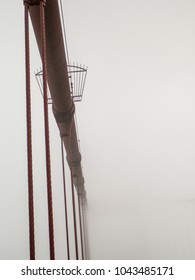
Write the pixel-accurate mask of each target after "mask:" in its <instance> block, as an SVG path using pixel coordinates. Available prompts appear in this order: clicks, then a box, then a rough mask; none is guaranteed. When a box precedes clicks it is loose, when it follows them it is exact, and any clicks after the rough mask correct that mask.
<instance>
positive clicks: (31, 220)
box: [24, 2, 35, 260]
mask: <svg viewBox="0 0 195 280" xmlns="http://www.w3.org/2000/svg"><path fill="white" fill-rule="evenodd" d="M24 13H25V16H24V17H25V60H26V124H27V158H28V209H29V243H30V259H31V260H35V238H34V201H33V164H32V131H31V97H30V47H29V17H28V3H27V2H24Z"/></svg>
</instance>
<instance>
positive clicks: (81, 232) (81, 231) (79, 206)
mask: <svg viewBox="0 0 195 280" xmlns="http://www.w3.org/2000/svg"><path fill="white" fill-rule="evenodd" d="M78 209H79V226H80V239H81V255H82V260H84V247H83V226H82V219H81V201H80V194H79V190H78Z"/></svg>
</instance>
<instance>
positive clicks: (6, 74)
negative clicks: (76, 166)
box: [0, 0, 195, 259]
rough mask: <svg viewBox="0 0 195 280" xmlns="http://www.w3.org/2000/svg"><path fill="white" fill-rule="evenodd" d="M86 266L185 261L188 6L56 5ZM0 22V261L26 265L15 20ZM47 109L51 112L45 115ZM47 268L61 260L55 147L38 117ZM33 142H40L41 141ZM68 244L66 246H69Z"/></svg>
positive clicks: (193, 44) (166, 1)
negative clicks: (80, 85) (81, 74)
mask: <svg viewBox="0 0 195 280" xmlns="http://www.w3.org/2000/svg"><path fill="white" fill-rule="evenodd" d="M62 2H63V7H64V16H65V24H66V32H67V39H68V46H69V56H70V61H71V62H78V63H82V64H85V65H87V66H88V74H87V80H86V86H85V90H84V96H83V101H82V102H81V103H79V104H76V112H77V120H78V128H79V139H80V144H81V153H82V165H83V173H84V177H85V187H86V191H87V200H88V207H87V219H88V237H89V247H90V258H91V259H194V258H195V237H194V236H195V215H194V212H195V188H194V186H195V176H194V170H195V51H194V50H195V18H194V12H195V3H194V1H191V0H185V1H184V0H179V1H176V0H159V1H156V0H148V1H144V0H138V1H132V0H120V1H119V0H115V1H111V0H106V1H90V0H83V1H76V0H71V1H70V0H64V1H62ZM0 13H1V16H0V23H1V24H0V34H1V42H2V44H1V46H0V50H1V51H0V61H1V69H0V71H1V75H0V77H1V102H0V128H1V138H0V141H1V145H0V155H1V157H0V168H1V176H0V209H1V211H0V221H1V231H0V259H28V258H29V251H28V250H29V249H28V208H27V170H26V169H27V167H26V166H27V165H26V164H27V163H26V119H25V68H24V65H25V63H24V19H23V18H24V16H23V4H22V1H14V2H13V3H11V2H9V1H6V2H4V3H2V7H1V12H0ZM31 35H32V36H31V74H32V78H31V91H32V108H33V160H34V186H35V225H36V232H35V236H36V248H37V259H48V258H49V249H48V232H47V217H46V216H47V208H46V207H47V204H46V203H47V201H46V187H45V165H44V164H45V163H44V137H43V135H42V131H43V111H42V97H41V94H40V92H39V89H38V86H37V83H36V79H35V77H34V71H36V70H37V68H39V67H40V65H41V63H40V58H39V54H38V51H37V47H36V43H35V39H34V34H33V32H31ZM50 111H51V110H50ZM50 122H51V124H50V126H51V128H50V130H51V152H52V173H53V176H52V183H53V195H54V218H55V241H56V258H57V259H63V258H65V238H64V232H63V231H64V220H63V211H64V210H63V201H62V200H61V197H62V187H61V182H62V178H61V159H60V139H59V132H58V129H57V127H56V123H55V121H54V118H53V115H52V113H51V112H50ZM41 135H42V136H41ZM72 238H73V237H72Z"/></svg>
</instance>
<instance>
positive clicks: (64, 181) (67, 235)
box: [61, 138, 70, 260]
mask: <svg viewBox="0 0 195 280" xmlns="http://www.w3.org/2000/svg"><path fill="white" fill-rule="evenodd" d="M61 151H62V173H63V185H64V208H65V224H66V248H67V259H68V260H70V249H69V247H70V246H69V230H68V211H67V199H66V180H65V167H64V147H63V141H62V138H61Z"/></svg>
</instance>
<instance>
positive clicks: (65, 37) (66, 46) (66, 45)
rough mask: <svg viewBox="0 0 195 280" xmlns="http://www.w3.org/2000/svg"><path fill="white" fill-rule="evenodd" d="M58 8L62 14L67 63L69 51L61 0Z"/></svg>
mask: <svg viewBox="0 0 195 280" xmlns="http://www.w3.org/2000/svg"><path fill="white" fill-rule="evenodd" d="M60 10H61V15H62V26H63V33H64V42H65V49H66V52H65V54H66V59H67V64H68V65H69V61H70V60H69V53H68V43H67V36H66V28H65V21H64V12H63V7H62V0H60Z"/></svg>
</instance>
